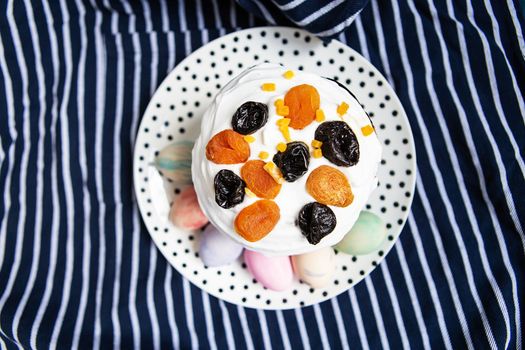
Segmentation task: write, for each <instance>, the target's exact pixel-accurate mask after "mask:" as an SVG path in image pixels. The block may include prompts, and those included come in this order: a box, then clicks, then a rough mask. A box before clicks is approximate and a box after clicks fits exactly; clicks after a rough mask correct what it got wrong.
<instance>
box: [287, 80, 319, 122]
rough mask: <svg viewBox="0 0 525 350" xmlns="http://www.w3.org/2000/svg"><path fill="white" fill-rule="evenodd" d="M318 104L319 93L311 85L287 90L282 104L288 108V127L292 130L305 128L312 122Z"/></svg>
mask: <svg viewBox="0 0 525 350" xmlns="http://www.w3.org/2000/svg"><path fill="white" fill-rule="evenodd" d="M319 103H320V98H319V92H317V89H316V88H314V87H313V86H311V85H308V84H302V85H297V86H294V87H293V88H291V89H290V90H288V92H287V93H286V95H285V96H284V104H285V105H286V106H288V107H289V114H288V116H287V117H288V118H290V119H291V122H290V127H291V128H294V129H304V128H305V127H307V126H308V125H309V124H310V123H311V122H313V121H314V119H315V117H316V111H317V110H318V109H319Z"/></svg>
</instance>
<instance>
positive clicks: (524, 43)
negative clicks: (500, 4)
mask: <svg viewBox="0 0 525 350" xmlns="http://www.w3.org/2000/svg"><path fill="white" fill-rule="evenodd" d="M507 7H508V8H509V12H510V17H511V18H512V23H513V24H514V28H515V29H516V40H517V41H518V45H519V47H520V50H521V56H522V57H525V40H524V39H523V29H522V28H521V24H520V20H519V18H518V13H517V12H516V8H515V7H514V1H512V0H507Z"/></svg>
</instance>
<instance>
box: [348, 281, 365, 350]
mask: <svg viewBox="0 0 525 350" xmlns="http://www.w3.org/2000/svg"><path fill="white" fill-rule="evenodd" d="M348 296H349V297H350V304H351V307H352V311H353V313H354V318H355V324H356V326H357V334H359V340H360V342H361V347H362V348H363V350H369V349H370V347H369V346H368V339H367V338H366V330H365V325H364V324H363V317H362V316H361V310H360V309H359V301H358V300H357V296H356V295H355V290H354V288H350V290H348Z"/></svg>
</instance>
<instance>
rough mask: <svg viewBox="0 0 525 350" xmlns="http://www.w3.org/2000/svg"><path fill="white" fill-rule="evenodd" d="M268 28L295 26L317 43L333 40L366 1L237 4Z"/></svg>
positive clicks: (254, 0)
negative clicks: (321, 40) (277, 25)
mask: <svg viewBox="0 0 525 350" xmlns="http://www.w3.org/2000/svg"><path fill="white" fill-rule="evenodd" d="M237 2H238V3H239V4H240V5H241V6H243V7H244V8H245V9H246V10H248V11H249V12H251V13H254V14H256V15H257V16H258V17H259V18H262V19H264V20H266V21H267V22H268V23H270V24H277V23H279V24H281V25H292V26H294V25H295V26H299V27H301V28H303V29H306V30H308V31H309V32H310V33H312V34H315V35H317V36H318V37H320V38H321V39H330V38H334V37H336V36H337V35H338V34H339V33H341V32H342V31H344V30H345V29H346V28H348V26H349V25H350V24H351V23H352V22H353V21H354V19H355V18H356V17H357V15H358V14H359V12H361V10H362V9H363V8H364V7H365V6H366V4H367V3H368V0H237Z"/></svg>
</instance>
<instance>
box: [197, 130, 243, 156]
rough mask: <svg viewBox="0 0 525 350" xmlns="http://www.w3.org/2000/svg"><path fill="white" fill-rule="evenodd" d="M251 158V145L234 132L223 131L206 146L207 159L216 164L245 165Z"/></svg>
mask: <svg viewBox="0 0 525 350" xmlns="http://www.w3.org/2000/svg"><path fill="white" fill-rule="evenodd" d="M249 156H250V145H248V142H246V140H245V139H244V137H243V136H242V135H240V134H239V133H236V132H235V131H233V130H223V131H221V132H219V133H218V134H216V135H215V136H213V137H212V138H211V139H210V141H208V144H207V145H206V158H207V159H208V160H209V161H212V162H214V163H215V164H237V163H244V162H245V161H246V160H247V159H248V157H249Z"/></svg>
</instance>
